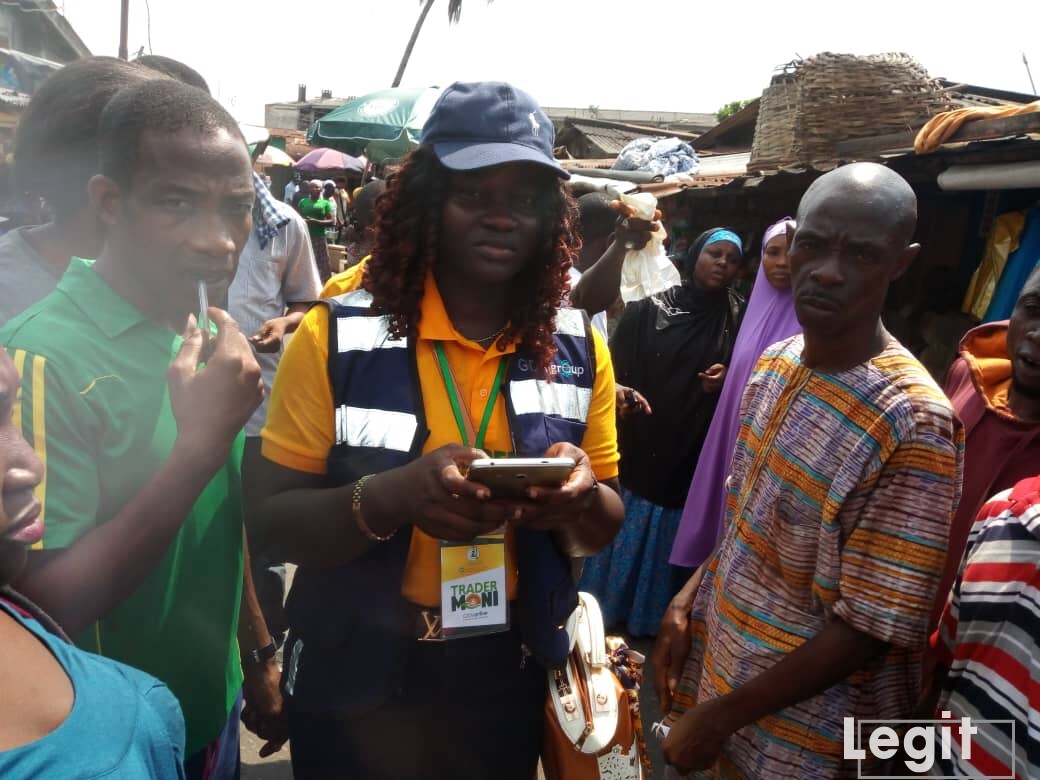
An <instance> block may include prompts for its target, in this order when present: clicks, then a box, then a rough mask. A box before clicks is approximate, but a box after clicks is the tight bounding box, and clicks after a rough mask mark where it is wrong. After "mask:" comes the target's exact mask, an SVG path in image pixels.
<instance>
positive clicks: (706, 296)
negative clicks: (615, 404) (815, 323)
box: [611, 228, 743, 508]
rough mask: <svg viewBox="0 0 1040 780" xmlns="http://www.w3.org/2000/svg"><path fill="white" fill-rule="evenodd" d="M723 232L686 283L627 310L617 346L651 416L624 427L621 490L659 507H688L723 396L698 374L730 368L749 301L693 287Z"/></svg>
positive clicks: (703, 241)
mask: <svg viewBox="0 0 1040 780" xmlns="http://www.w3.org/2000/svg"><path fill="white" fill-rule="evenodd" d="M720 229H721V228H712V229H711V230H706V231H705V232H704V233H702V234H701V235H700V236H698V238H697V240H696V241H695V242H694V243H693V246H692V247H690V251H689V253H688V254H687V256H686V260H685V262H684V263H683V267H682V268H681V269H680V275H681V277H682V280H683V281H682V284H679V285H676V286H675V287H672V288H670V289H668V290H665V291H664V292H663V293H660V294H658V295H654V296H651V297H650V298H647V299H645V300H642V301H635V302H633V303H630V304H628V306H626V308H625V312H624V314H623V315H622V317H621V320H620V322H619V323H618V326H617V331H616V332H615V333H614V337H613V339H612V340H611V354H612V356H613V359H614V369H615V372H616V377H617V381H618V382H620V383H621V384H623V385H626V386H628V387H632V388H635V389H636V390H638V391H639V392H640V393H642V394H643V395H644V396H646V398H647V400H648V401H649V402H650V406H651V407H652V408H653V412H654V413H653V415H651V416H643V415H638V416H633V417H626V418H623V419H621V420H620V421H619V425H618V435H619V444H620V447H621V481H622V484H623V485H624V486H625V487H627V488H629V489H630V490H632V491H633V492H635V493H637V494H638V495H640V496H642V497H643V498H646V499H648V500H649V501H652V502H653V503H655V504H659V505H661V506H668V507H676V508H679V507H682V505H683V503H684V502H685V500H686V493H687V490H688V488H689V485H690V480H691V479H692V478H693V470H694V468H695V467H696V465H697V457H698V456H699V455H700V450H701V445H702V444H703V443H704V437H705V435H706V434H707V431H708V426H709V424H710V423H711V415H712V413H713V412H714V409H715V404H716V402H717V401H718V394H717V393H714V394H707V393H705V392H704V389H703V388H702V387H701V380H700V377H698V376H697V374H698V373H699V372H701V371H704V370H705V369H707V368H708V367H709V366H711V365H712V364H713V363H723V364H725V363H727V362H728V361H729V357H730V353H731V352H732V349H733V342H734V340H735V339H736V334H737V327H738V326H739V323H740V316H741V315H742V314H743V300H742V299H741V298H740V297H739V296H737V295H736V294H735V293H731V292H730V291H729V290H728V289H727V288H720V289H718V290H704V289H701V288H699V287H697V286H696V285H695V284H694V282H693V268H694V266H695V265H696V263H697V258H698V257H700V254H701V252H702V251H703V250H704V248H705V247H706V246H707V245H708V239H709V238H710V237H711V236H712V234H713V233H715V232H716V231H717V230H720Z"/></svg>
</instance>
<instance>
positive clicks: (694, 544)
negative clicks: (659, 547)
mask: <svg viewBox="0 0 1040 780" xmlns="http://www.w3.org/2000/svg"><path fill="white" fill-rule="evenodd" d="M788 222H792V224H793V220H792V219H791V218H790V217H785V218H784V219H781V220H780V221H779V222H777V223H776V224H774V225H772V226H771V227H770V228H769V229H768V230H767V231H766V233H765V237H764V238H763V239H762V256H763V257H764V256H765V251H766V244H768V243H769V241H770V240H771V239H772V238H774V237H776V236H777V235H779V234H780V233H782V232H783V231H785V230H786V227H787V223H788ZM801 332H802V327H801V325H799V324H798V319H797V318H796V317H795V314H794V304H793V303H792V302H791V291H790V290H778V289H776V288H775V287H773V285H771V284H770V283H769V281H768V280H767V279H766V277H765V270H764V266H763V265H761V264H760V265H759V267H758V276H757V277H756V278H755V286H754V288H752V290H751V300H750V301H748V307H747V313H746V314H745V315H744V321H743V322H742V323H741V325H740V332H739V333H737V341H736V343H735V344H734V346H733V357H732V358H731V359H730V362H729V369H728V371H727V373H726V381H725V383H724V384H723V386H722V393H721V394H720V395H719V403H718V406H717V407H716V408H715V416H714V417H713V418H712V421H711V427H710V428H709V429H708V435H707V438H706V439H705V440H704V447H703V448H702V449H701V454H700V458H699V459H698V460H697V468H696V470H695V471H694V473H693V482H691V483H690V492H689V495H687V497H686V507H685V508H684V509H683V516H682V522H681V523H680V525H679V530H678V532H677V533H676V535H675V544H674V545H673V546H672V555H671V557H670V558H669V559H668V560H669V562H670V563H672V564H675V565H676V566H688V567H694V566H700V565H701V564H702V563H704V561H706V560H707V559H708V556H710V555H711V553H712V551H713V550H714V549H715V543H716V542H717V541H718V538H719V534H720V532H721V530H722V521H723V518H724V517H725V516H726V478H727V477H728V476H729V468H730V461H732V459H733V448H734V447H735V446H736V443H737V434H738V432H739V430H740V399H741V396H743V395H744V386H745V385H746V384H747V381H748V379H750V378H751V372H752V371H753V370H754V368H755V363H757V362H758V358H759V356H760V355H761V354H762V352H763V351H765V348H766V347H768V346H769V345H770V344H774V343H776V342H777V341H782V340H784V339H786V338H789V337H790V336H794V335H795V334H797V333H801Z"/></svg>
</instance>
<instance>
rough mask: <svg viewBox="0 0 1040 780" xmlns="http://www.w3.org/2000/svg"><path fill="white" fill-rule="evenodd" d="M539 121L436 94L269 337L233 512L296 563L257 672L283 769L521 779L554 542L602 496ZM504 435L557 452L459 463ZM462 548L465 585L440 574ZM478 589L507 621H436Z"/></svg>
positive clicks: (607, 532)
mask: <svg viewBox="0 0 1040 780" xmlns="http://www.w3.org/2000/svg"><path fill="white" fill-rule="evenodd" d="M552 142H553V130H552V123H551V122H550V121H549V119H548V117H546V115H545V114H544V113H543V112H542V110H541V109H540V108H539V107H538V105H537V104H536V103H535V102H534V101H533V99H532V98H531V97H530V96H529V95H527V94H526V93H524V92H522V91H520V90H517V89H515V88H513V87H511V86H510V85H507V84H499V83H478V84H455V85H452V86H451V87H449V88H448V89H447V90H445V92H444V94H443V96H442V97H441V99H440V100H439V102H438V104H437V106H436V107H435V108H434V111H433V113H432V114H431V117H430V120H429V121H428V123H427V125H426V127H425V128H424V131H423V143H422V145H421V146H420V148H419V149H417V150H416V151H415V152H413V153H412V155H411V156H410V157H409V158H408V159H407V160H406V161H405V163H404V164H403V166H402V168H401V170H400V171H399V173H398V174H397V176H396V177H395V178H394V179H393V181H392V182H391V183H390V185H389V188H388V190H387V193H386V195H385V196H384V198H383V199H382V201H381V202H380V210H379V217H378V225H377V235H376V241H375V247H374V249H373V252H372V256H371V258H370V259H369V260H368V261H367V263H366V264H365V266H364V270H363V271H359V272H358V273H356V274H354V275H353V276H352V277H351V278H352V281H351V283H349V284H347V285H345V287H344V291H345V294H343V295H341V296H339V297H337V298H334V299H332V301H330V305H329V306H317V307H315V308H314V309H312V310H311V311H310V312H309V313H308V315H307V316H306V318H305V319H304V322H303V324H302V325H301V326H300V328H299V330H298V331H297V333H296V334H295V336H294V338H293V340H292V342H291V344H290V345H289V348H288V350H287V351H286V354H285V355H284V357H283V358H282V362H281V364H280V367H279V371H278V375H277V378H276V380H275V386H274V390H273V395H272V398H271V405H270V411H269V413H268V419H267V427H266V428H265V429H264V431H263V438H264V443H263V455H264V460H263V464H262V466H261V468H262V473H261V474H259V475H257V478H256V479H254V480H252V481H253V482H254V483H255V484H258V485H263V486H264V488H263V494H262V495H260V496H256V497H254V498H253V501H254V502H255V511H253V512H250V513H249V515H250V516H251V517H252V518H253V519H254V522H255V526H253V527H251V529H250V530H251V532H252V533H255V534H257V535H258V536H259V537H260V538H261V540H262V541H263V542H264V543H270V544H272V545H273V546H274V548H275V549H277V550H279V551H281V552H282V554H283V555H284V557H285V559H286V560H288V561H291V562H295V563H298V564H299V565H300V568H299V570H298V572H297V575H296V581H295V583H294V586H293V592H292V593H291V594H290V597H289V605H288V611H289V622H290V627H291V628H290V637H289V640H288V642H287V644H286V647H287V655H286V662H285V679H284V681H283V682H284V687H285V689H286V692H287V694H288V699H287V700H288V709H289V712H290V724H291V725H290V730H291V747H292V755H293V768H294V772H295V775H296V777H298V778H308V777H331V776H337V777H365V778H373V779H378V778H405V777H407V778H444V777H451V778H456V779H458V780H467V779H468V778H473V780H476V779H477V778H480V779H481V780H483V779H484V778H489V777H495V778H516V779H517V780H531V778H533V776H534V771H535V765H536V762H537V757H538V750H539V746H540V743H541V734H542V717H543V706H544V698H545V680H546V674H545V668H544V665H543V663H554V662H558V661H559V660H560V655H559V641H560V639H561V637H560V632H559V624H560V622H562V619H563V618H565V617H566V613H567V612H568V611H569V610H570V609H571V608H572V607H573V599H574V583H573V580H572V578H571V574H570V559H572V558H575V557H583V556H587V555H591V554H594V553H595V552H596V551H597V550H599V549H601V548H602V547H603V546H605V545H606V544H607V543H608V542H609V540H610V539H611V538H612V537H613V535H614V534H615V533H616V531H617V529H618V527H619V525H620V523H621V519H622V514H623V508H622V505H621V502H620V498H619V496H618V492H617V491H618V485H617V480H616V477H617V462H618V452H617V442H616V428H615V419H614V377H613V369H612V367H611V364H610V357H609V354H608V352H607V350H606V348H605V345H604V344H603V342H602V340H601V338H600V337H599V336H598V335H597V334H595V333H594V332H592V331H591V329H590V328H589V327H588V321H587V318H585V317H584V315H582V314H581V313H580V312H576V311H574V310H563V309H561V308H560V306H561V301H562V300H563V298H564V295H565V293H566V291H567V281H566V280H567V271H568V268H569V267H570V263H571V260H572V258H573V257H574V255H575V254H576V250H577V248H578V245H579V239H578V238H577V235H576V232H575V221H576V216H575V214H576V211H575V208H574V204H573V201H572V200H571V198H570V196H569V195H568V194H567V192H566V190H565V188H564V186H563V184H562V182H561V179H563V178H566V175H567V174H566V173H565V172H564V171H563V170H562V169H561V168H560V167H559V166H558V165H557V163H556V162H555V161H554V160H553V158H552ZM352 288H356V290H355V291H353V292H351V291H350V290H351V289H352ZM513 454H517V455H527V456H530V455H538V456H542V455H546V456H565V457H570V458H573V459H574V461H575V462H576V464H577V465H576V467H575V469H574V471H573V472H572V473H571V475H570V477H569V478H568V480H567V481H566V482H565V484H564V485H563V486H561V487H559V488H551V489H550V488H536V489H534V490H533V491H532V492H530V493H529V494H528V495H527V497H525V498H522V499H502V498H497V497H494V496H492V495H491V494H490V492H489V490H488V489H487V488H485V487H482V486H480V485H479V484H478V483H476V482H473V481H469V480H467V479H465V478H464V477H463V473H462V472H463V471H464V470H465V467H466V466H467V465H468V464H469V463H470V462H472V460H474V459H475V458H478V457H485V456H487V455H493V456H495V457H504V456H508V455H513ZM503 526H505V528H506V530H505V533H504V537H502V536H497V535H496V531H498V530H499V529H500V528H502V527H503ZM452 543H459V544H454V545H453V544H452ZM496 545H498V546H497V547H496ZM496 551H497V552H496ZM453 554H457V555H458V556H461V557H452V555H453ZM495 555H500V556H501V557H500V558H497V559H496V558H495ZM467 560H468V561H469V563H466V562H465V561H467ZM447 561H452V562H453V563H451V564H450V566H449V565H448V564H447V563H446V562H447ZM478 561H479V562H480V567H482V566H484V562H485V561H490V563H488V564H487V565H488V567H490V568H488V569H486V570H485V569H483V568H479V567H478V568H474V569H473V571H481V572H483V573H482V574H480V575H479V576H478V577H477V579H478V580H479V582H478V583H477V584H476V585H473V584H470V585H468V586H466V589H461V586H457V585H449V584H448V581H449V580H451V579H452V577H453V576H454V574H455V570H454V569H451V568H450V567H451V566H455V565H456V563H461V567H460V569H465V567H466V566H469V565H473V566H477V562H478ZM494 561H498V563H494ZM465 570H466V571H469V569H465ZM499 570H500V571H501V589H500V590H499V589H498V586H497V585H496V584H495V583H496V582H497V580H495V579H494V576H492V574H491V573H489V572H493V571H499ZM495 576H497V575H495ZM456 587H459V588H460V590H459V591H458V592H457V594H455V595H453V589H454V588H456ZM474 591H475V592H476V593H475V594H474ZM501 591H504V592H505V593H504V599H502V600H501V604H502V606H504V604H505V603H506V602H508V605H509V608H508V610H505V611H506V612H507V617H505V618H504V619H503V620H502V621H501V622H496V621H497V618H495V619H491V618H488V619H487V620H486V621H485V622H482V623H479V624H474V625H478V627H477V628H476V629H472V630H471V631H470V632H469V635H467V636H465V638H452V637H456V636H458V633H456V632H453V631H452V630H451V628H452V626H451V622H452V621H450V620H449V614H448V613H449V612H451V613H454V611H455V609H456V602H461V601H467V602H468V601H471V600H472V601H476V602H478V603H479V602H480V601H481V598H483V599H484V601H483V604H484V606H485V607H486V606H488V605H489V604H495V605H498V604H499V599H498V594H499V593H501ZM482 593H483V594H484V595H483V597H482V596H481V594H482ZM459 594H461V595H459ZM456 595H457V596H458V598H456ZM452 599H455V600H454V601H452ZM496 609H497V606H496ZM478 612H479V610H478ZM492 612H494V610H487V611H486V612H480V614H481V615H484V614H490V613H492ZM474 614H476V613H474ZM495 614H498V613H495ZM452 620H454V617H453V618H452ZM563 641H564V648H563V653H564V654H565V653H566V639H565V637H564V638H563Z"/></svg>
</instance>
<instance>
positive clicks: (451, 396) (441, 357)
mask: <svg viewBox="0 0 1040 780" xmlns="http://www.w3.org/2000/svg"><path fill="white" fill-rule="evenodd" d="M433 349H434V351H435V352H436V353H437V360H438V361H439V362H440V365H441V375H442V376H443V377H444V389H445V390H446V391H447V393H448V400H449V401H450V402H451V411H452V413H453V414H454V415H455V424H456V425H457V426H458V428H459V435H460V436H461V437H462V444H463V446H466V447H469V446H470V443H469V436H468V435H467V434H466V421H465V420H464V419H463V417H462V404H461V402H460V401H459V393H458V389H457V388H456V387H455V380H454V379H452V375H451V366H450V365H448V356H447V355H445V354H444V346H443V345H442V344H441V342H439V341H436V342H434V344H433ZM505 376H506V359H505V358H504V357H503V358H500V359H499V361H498V373H497V374H495V383H494V384H493V385H492V386H491V394H490V395H489V396H488V400H487V405H486V406H485V407H484V417H483V418H482V419H481V421H480V429H479V430H478V431H477V440H476V441H475V442H474V443H473V445H472V446H473V447H475V448H476V449H478V450H482V449H484V437H485V436H487V429H488V424H489V423H490V422H491V412H492V411H494V408H495V402H496V401H497V400H498V395H499V393H500V392H501V391H502V380H503V379H505Z"/></svg>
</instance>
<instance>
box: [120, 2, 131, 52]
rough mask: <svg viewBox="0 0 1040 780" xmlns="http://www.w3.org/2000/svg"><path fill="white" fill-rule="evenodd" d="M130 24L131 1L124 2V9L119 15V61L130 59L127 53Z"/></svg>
mask: <svg viewBox="0 0 1040 780" xmlns="http://www.w3.org/2000/svg"><path fill="white" fill-rule="evenodd" d="M129 22H130V0H122V8H121V9H120V13H119V59H121V60H128V59H130V52H129V51H127V30H128V28H129Z"/></svg>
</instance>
